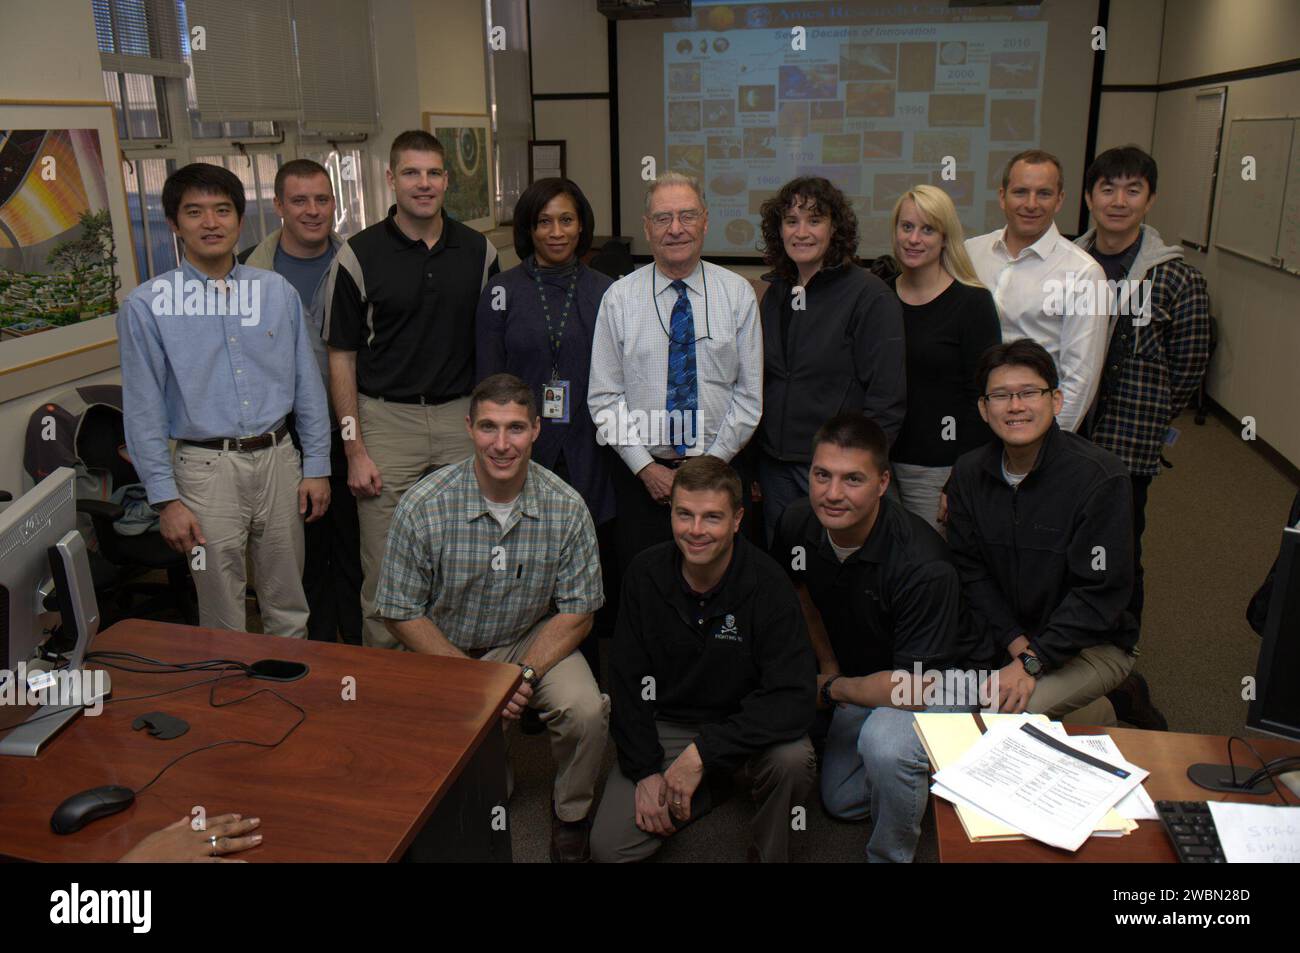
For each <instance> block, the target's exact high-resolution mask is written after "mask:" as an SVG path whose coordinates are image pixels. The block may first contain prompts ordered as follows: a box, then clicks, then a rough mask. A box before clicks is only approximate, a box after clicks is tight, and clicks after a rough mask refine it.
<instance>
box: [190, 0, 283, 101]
mask: <svg viewBox="0 0 1300 953" xmlns="http://www.w3.org/2000/svg"><path fill="white" fill-rule="evenodd" d="M185 9H186V13H187V16H188V19H189V28H190V33H191V35H193V33H194V30H195V28H196V27H200V26H201V27H203V29H204V34H205V41H206V45H207V49H205V50H191V52H190V62H191V64H192V65H193V68H194V88H195V95H196V97H197V101H198V109H199V115H200V116H201V117H202V119H203V121H204V122H231V121H237V120H244V119H247V120H257V119H278V120H296V119H298V116H299V106H298V77H297V70H296V64H295V62H294V48H293V31H292V24H291V23H290V20H289V10H288V0H186V4H185Z"/></svg>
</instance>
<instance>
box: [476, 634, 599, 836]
mask: <svg viewBox="0 0 1300 953" xmlns="http://www.w3.org/2000/svg"><path fill="white" fill-rule="evenodd" d="M546 622H547V620H546V619H543V620H542V621H541V622H539V623H537V624H536V625H535V626H533V628H532V629H531V630H530V631H529V632H528V634H527V635H525V636H524V637H523V638H522V639H520V640H519V641H518V642H514V643H512V644H510V645H500V646H497V647H496V648H494V649H490V650H488V651H487V652H486V653H485V654H484V655H483V658H484V659H486V660H488V661H491V662H519V661H521V660H522V659H523V658H524V655H525V654H526V653H527V651H528V647H529V646H530V645H531V644H532V642H533V639H534V638H536V637H537V633H538V632H540V631H541V629H542V627H543V626H544V625H545V624H546ZM529 707H530V708H535V709H537V710H538V711H539V712H541V713H542V722H543V723H544V724H545V725H546V730H547V731H548V732H549V733H550V736H551V756H552V757H553V758H554V759H555V764H556V769H555V792H554V800H555V813H556V815H557V816H558V817H559V818H560V820H562V821H580V820H582V819H583V818H584V817H586V816H587V814H588V813H589V812H590V811H591V802H592V800H593V798H594V797H595V794H596V779H597V778H598V777H599V776H600V763H601V760H602V759H603V758H604V756H605V738H606V736H607V729H608V727H609V698H608V697H607V696H605V695H602V694H601V693H600V689H599V688H597V687H596V680H595V679H594V678H593V677H592V675H591V669H590V668H588V666H587V660H586V659H585V658H583V655H582V652H580V651H578V650H576V649H575V650H574V651H573V652H570V653H569V654H568V655H567V656H565V657H564V658H563V659H561V660H560V661H559V662H557V663H556V664H555V665H554V666H552V668H551V670H550V671H548V672H547V673H546V674H545V675H543V676H542V680H541V681H540V682H538V683H537V688H536V689H535V690H534V691H533V697H532V700H531V702H530V703H529Z"/></svg>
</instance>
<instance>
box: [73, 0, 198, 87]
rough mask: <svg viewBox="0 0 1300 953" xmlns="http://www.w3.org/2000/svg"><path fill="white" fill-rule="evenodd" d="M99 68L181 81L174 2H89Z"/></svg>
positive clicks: (94, 0)
mask: <svg viewBox="0 0 1300 953" xmlns="http://www.w3.org/2000/svg"><path fill="white" fill-rule="evenodd" d="M91 7H92V9H93V10H94V13H95V36H96V39H97V40H98V41H99V60H100V64H101V66H102V67H103V68H104V69H106V70H109V71H110V72H115V73H144V74H146V75H149V76H175V77H179V78H181V79H184V78H185V76H186V68H185V62H184V58H183V56H182V54H181V30H180V16H179V15H178V13H177V9H176V0H92V3H91Z"/></svg>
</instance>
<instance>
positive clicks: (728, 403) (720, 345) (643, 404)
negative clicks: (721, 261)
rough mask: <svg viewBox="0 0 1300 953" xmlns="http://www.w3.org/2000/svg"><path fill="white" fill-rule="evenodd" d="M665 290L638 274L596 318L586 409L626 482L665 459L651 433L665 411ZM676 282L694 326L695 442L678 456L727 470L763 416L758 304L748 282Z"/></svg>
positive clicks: (653, 273) (700, 273)
mask: <svg viewBox="0 0 1300 953" xmlns="http://www.w3.org/2000/svg"><path fill="white" fill-rule="evenodd" d="M671 281H672V279H670V278H667V277H666V276H665V275H663V274H662V273H661V272H659V271H658V269H657V268H656V266H655V265H654V264H653V263H651V264H649V265H644V266H642V267H641V268H638V269H637V270H636V271H634V272H632V274H630V275H626V276H624V277H623V278H620V279H619V280H618V281H616V282H614V284H613V285H611V286H610V287H609V289H608V290H607V291H606V292H605V297H604V298H603V299H602V300H601V303H600V313H599V315H598V316H597V318H596V331H595V335H594V337H593V340H592V347H591V378H590V383H589V385H588V388H587V407H588V410H589V411H590V413H591V417H592V420H593V421H595V423H596V432H597V437H598V439H601V440H602V442H606V443H611V444H613V446H614V449H615V450H616V451H617V452H618V455H619V456H620V457H622V459H623V462H624V463H625V464H627V467H628V469H629V470H631V471H632V472H633V473H637V472H639V471H640V470H642V469H643V468H644V467H645V466H646V465H647V464H649V463H652V462H653V460H654V458H655V457H672V456H675V452H674V450H673V447H672V446H671V444H670V443H669V442H668V441H667V436H668V435H667V433H666V431H665V429H664V428H663V427H662V426H658V425H657V424H656V417H659V418H662V416H663V414H664V412H665V411H666V409H667V395H668V348H669V342H668V330H669V329H670V328H671V326H672V313H673V305H674V304H675V303H676V302H677V292H676V291H674V290H673V288H672V285H671ZM683 281H685V282H686V287H687V296H688V298H689V300H690V302H691V311H692V314H693V315H694V317H695V336H696V338H697V340H696V343H695V366H696V379H697V382H698V388H699V391H698V394H699V404H698V406H699V414H698V417H697V419H696V421H695V422H694V425H695V426H694V430H695V434H696V439H695V442H694V444H693V446H692V447H691V448H690V449H689V450H688V451H687V455H688V456H695V455H698V454H701V453H708V454H711V455H712V456H715V457H718V458H720V459H722V460H727V461H730V460H731V458H732V457H734V456H735V455H736V454H737V453H739V452H740V450H741V448H743V447H744V446H745V444H746V443H747V442H748V441H749V438H750V437H751V436H753V434H754V430H755V428H756V427H757V426H758V420H759V417H760V416H761V415H762V412H763V332H762V328H761V326H760V324H759V319H758V302H757V301H756V300H755V298H754V289H753V288H752V287H751V286H750V284H749V282H748V281H746V280H745V279H744V278H742V277H740V276H739V275H737V274H736V273H735V272H733V271H729V270H727V269H726V268H722V267H721V266H719V265H714V264H710V263H708V262H704V261H701V262H700V263H699V265H698V266H696V268H695V270H694V271H693V272H691V274H690V275H689V276H688V277H687V278H684V279H683ZM652 283H653V287H654V290H653V292H652V290H651V285H652ZM656 300H657V303H658V309H657V310H656V307H655V305H656ZM706 300H707V306H706V303H705V302H706ZM647 418H648V425H647Z"/></svg>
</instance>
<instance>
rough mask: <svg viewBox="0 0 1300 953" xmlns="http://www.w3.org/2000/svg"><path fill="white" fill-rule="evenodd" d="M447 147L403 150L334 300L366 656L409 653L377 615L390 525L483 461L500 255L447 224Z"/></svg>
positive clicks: (341, 256) (423, 135)
mask: <svg viewBox="0 0 1300 953" xmlns="http://www.w3.org/2000/svg"><path fill="white" fill-rule="evenodd" d="M444 157H445V153H444V151H443V147H442V144H441V143H440V142H438V140H437V139H435V138H434V137H433V136H431V135H430V134H429V133H427V132H423V131H420V130H418V129H417V130H411V131H409V132H404V133H402V134H401V135H399V136H398V137H397V138H396V139H394V140H393V146H392V149H391V151H390V153H389V159H388V185H389V187H390V188H392V190H393V193H394V195H395V196H396V198H397V204H396V205H395V206H393V208H391V209H389V211H388V217H387V218H386V219H384V221H382V222H379V223H378V224H375V225H372V226H370V227H369V228H367V229H365V230H364V231H362V232H360V233H358V234H356V235H354V236H353V237H352V238H350V239H349V240H348V241H347V243H346V244H344V245H343V247H342V248H340V249H339V252H338V254H337V256H336V257H335V259H334V264H333V266H332V268H331V269H330V276H329V284H328V286H327V289H326V301H327V305H326V310H325V325H324V331H323V336H324V338H325V341H326V343H327V344H328V345H329V365H330V398H331V400H332V403H333V406H334V412H335V413H336V414H337V415H338V418H339V423H340V430H341V432H342V435H343V441H344V447H345V449H346V451H347V458H348V487H349V489H351V490H352V493H353V495H355V496H356V497H357V515H358V517H359V518H360V522H361V568H362V571H363V573H364V574H365V582H364V583H363V585H362V588H361V608H362V610H363V612H364V614H365V623H364V630H363V633H362V635H363V640H364V642H365V644H366V645H377V646H384V647H388V648H394V647H396V646H397V642H396V640H395V639H394V638H393V636H392V635H391V634H390V633H389V632H388V630H387V629H386V628H385V626H384V623H383V620H381V619H379V618H378V617H377V616H376V615H375V614H374V604H375V590H376V586H377V585H378V581H379V570H380V566H381V564H382V562H383V558H384V544H385V542H386V540H387V537H388V524H389V523H390V522H391V520H392V517H393V511H394V510H395V509H396V508H397V502H398V500H399V499H400V498H401V496H402V494H403V493H404V492H406V490H407V489H409V488H410V487H411V486H412V485H414V483H415V482H416V481H417V480H418V479H419V478H420V476H421V475H422V474H424V473H425V472H426V471H427V470H429V469H430V468H433V467H440V466H445V465H447V464H449V463H459V462H460V461H462V460H464V459H465V458H466V457H468V456H470V455H471V454H472V453H473V450H474V448H473V445H472V444H471V443H470V440H469V435H468V433H467V431H466V429H465V420H466V416H467V414H468V412H469V392H470V390H471V389H472V387H473V383H474V313H475V309H476V308H477V306H478V299H479V295H480V293H481V292H482V290H483V288H484V286H485V285H486V284H487V282H488V279H489V278H491V277H492V276H493V275H495V274H496V273H497V271H498V270H499V269H498V266H497V253H496V249H495V248H494V247H493V246H492V243H491V242H489V241H487V239H486V238H484V236H483V235H481V234H479V233H478V232H476V231H474V230H473V229H471V228H468V227H467V226H465V225H462V224H461V223H460V222H457V221H454V220H452V219H450V218H448V217H447V215H446V213H445V211H444V210H443V207H442V205H443V198H444V196H445V195H446V191H447V184H448V183H447V171H446V167H445V158H444Z"/></svg>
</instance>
